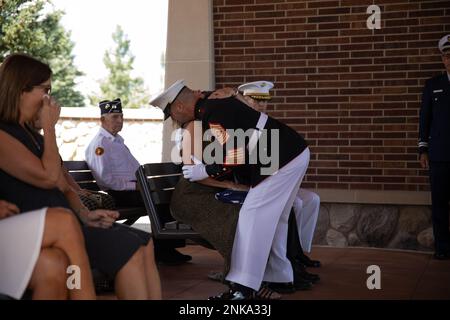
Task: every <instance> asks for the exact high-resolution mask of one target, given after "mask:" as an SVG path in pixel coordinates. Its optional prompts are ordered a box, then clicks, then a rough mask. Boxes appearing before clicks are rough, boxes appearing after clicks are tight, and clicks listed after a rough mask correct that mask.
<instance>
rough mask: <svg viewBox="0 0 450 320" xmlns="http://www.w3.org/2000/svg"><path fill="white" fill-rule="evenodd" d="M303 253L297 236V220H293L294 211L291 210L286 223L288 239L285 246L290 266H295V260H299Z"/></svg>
mask: <svg viewBox="0 0 450 320" xmlns="http://www.w3.org/2000/svg"><path fill="white" fill-rule="evenodd" d="M304 254H305V253H304V252H303V248H302V245H301V243H300V237H299V236H298V227H297V219H296V218H295V212H294V209H291V213H290V214H289V221H288V237H287V246H286V258H288V259H289V261H290V262H291V264H293V265H294V264H296V263H295V259H298V258H300V257H301V256H302V255H304Z"/></svg>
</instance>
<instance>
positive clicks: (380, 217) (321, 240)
mask: <svg viewBox="0 0 450 320" xmlns="http://www.w3.org/2000/svg"><path fill="white" fill-rule="evenodd" d="M313 243H314V244H319V245H330V246H336V247H347V246H357V247H379V248H392V249H407V250H423V251H431V250H433V243H434V239H433V230H432V227H431V209H430V207H428V206H399V205H397V206H394V205H366V204H364V205H362V204H361V205H359V204H333V203H324V204H322V205H321V207H320V213H319V219H318V222H317V228H316V232H315V234H314V241H313Z"/></svg>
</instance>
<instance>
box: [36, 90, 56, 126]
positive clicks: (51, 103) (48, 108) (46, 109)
mask: <svg viewBox="0 0 450 320" xmlns="http://www.w3.org/2000/svg"><path fill="white" fill-rule="evenodd" d="M42 101H43V105H42V109H41V114H40V122H41V126H42V128H43V129H44V130H45V129H51V128H54V127H55V124H56V123H57V122H58V119H59V114H60V112H61V108H60V106H59V104H58V102H57V101H56V100H55V99H54V98H52V97H50V96H49V95H44V96H43V98H42Z"/></svg>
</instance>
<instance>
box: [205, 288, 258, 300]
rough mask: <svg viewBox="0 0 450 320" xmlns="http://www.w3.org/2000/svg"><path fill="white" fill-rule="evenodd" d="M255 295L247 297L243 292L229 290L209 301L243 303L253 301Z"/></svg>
mask: <svg viewBox="0 0 450 320" xmlns="http://www.w3.org/2000/svg"><path fill="white" fill-rule="evenodd" d="M253 299H254V293H253V294H248V295H245V294H244V293H242V292H241V291H238V290H233V289H229V290H228V291H225V292H223V293H221V294H218V295H217V296H212V297H209V298H208V300H233V301H242V300H253Z"/></svg>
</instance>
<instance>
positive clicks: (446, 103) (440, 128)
mask: <svg viewBox="0 0 450 320" xmlns="http://www.w3.org/2000/svg"><path fill="white" fill-rule="evenodd" d="M438 47H439V50H440V51H441V53H442V61H443V63H444V65H445V68H446V72H444V73H443V74H441V75H438V76H435V77H433V78H431V79H429V80H427V81H426V83H425V87H424V89H423V94H422V106H421V109H420V124H419V153H420V162H421V165H422V167H423V168H426V167H428V166H429V168H430V171H429V174H430V184H431V198H432V220H433V233H434V239H435V255H434V257H435V258H436V259H449V258H450V232H449V200H450V34H449V35H446V36H444V37H443V38H441V40H440V41H439V45H438Z"/></svg>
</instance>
